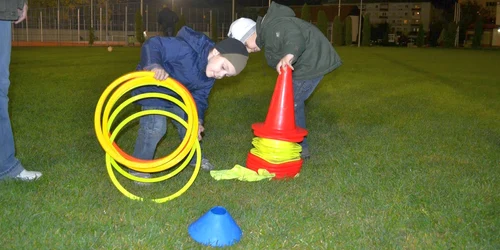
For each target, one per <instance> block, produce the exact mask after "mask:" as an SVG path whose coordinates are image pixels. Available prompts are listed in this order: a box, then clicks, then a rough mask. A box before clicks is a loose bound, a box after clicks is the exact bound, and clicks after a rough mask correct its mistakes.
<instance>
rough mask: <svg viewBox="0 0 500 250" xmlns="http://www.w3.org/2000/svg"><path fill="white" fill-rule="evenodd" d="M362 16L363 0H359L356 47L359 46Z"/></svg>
mask: <svg viewBox="0 0 500 250" xmlns="http://www.w3.org/2000/svg"><path fill="white" fill-rule="evenodd" d="M362 16H363V0H361V7H360V8H359V28H358V47H360V46H361V20H362V18H361V17H362Z"/></svg>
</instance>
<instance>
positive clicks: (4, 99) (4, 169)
mask: <svg viewBox="0 0 500 250" xmlns="http://www.w3.org/2000/svg"><path fill="white" fill-rule="evenodd" d="M11 36H12V22H11V21H2V20H0V179H3V178H5V177H15V176H17V175H18V174H19V173H21V172H22V171H23V170H24V168H23V166H22V165H21V163H20V162H19V160H18V159H17V158H16V156H15V154H16V149H15V146H14V136H13V134H12V127H11V123H10V118H9V97H8V93H9V86H10V80H9V65H10V51H11V46H12V44H11V39H12V38H11Z"/></svg>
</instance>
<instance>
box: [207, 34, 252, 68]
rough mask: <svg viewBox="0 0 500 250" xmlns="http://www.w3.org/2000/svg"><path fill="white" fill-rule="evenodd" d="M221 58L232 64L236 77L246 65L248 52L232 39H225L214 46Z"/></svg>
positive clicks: (241, 44)
mask: <svg viewBox="0 0 500 250" xmlns="http://www.w3.org/2000/svg"><path fill="white" fill-rule="evenodd" d="M215 48H216V49H217V51H219V53H220V54H221V56H223V57H224V58H226V59H227V60H228V61H229V62H230V63H231V64H233V66H234V69H235V70H236V75H237V74H239V73H240V72H241V71H242V70H243V69H244V68H245V66H246V65H247V61H248V51H247V48H246V47H245V45H243V43H241V42H240V41H238V40H236V39H234V38H226V39H224V40H222V41H220V42H218V43H216V44H215Z"/></svg>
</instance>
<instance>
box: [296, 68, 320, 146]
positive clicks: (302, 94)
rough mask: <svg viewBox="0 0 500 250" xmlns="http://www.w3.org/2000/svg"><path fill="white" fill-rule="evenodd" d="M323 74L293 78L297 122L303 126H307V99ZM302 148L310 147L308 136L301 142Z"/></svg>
mask: <svg viewBox="0 0 500 250" xmlns="http://www.w3.org/2000/svg"><path fill="white" fill-rule="evenodd" d="M321 79H323V76H320V77H317V78H314V79H310V80H293V99H294V102H295V103H294V104H295V124H296V125H297V126H299V127H301V128H304V129H305V128H306V112H305V101H306V100H307V98H309V96H311V94H312V92H313V91H314V89H316V87H317V86H318V84H319V82H320V81H321ZM299 144H300V146H302V148H303V149H304V148H307V149H309V145H308V144H307V138H304V140H303V141H302V142H301V143H299Z"/></svg>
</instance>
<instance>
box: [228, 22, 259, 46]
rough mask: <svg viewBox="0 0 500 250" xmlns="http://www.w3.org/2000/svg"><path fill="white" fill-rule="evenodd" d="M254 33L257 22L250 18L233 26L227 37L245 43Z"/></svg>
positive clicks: (234, 23)
mask: <svg viewBox="0 0 500 250" xmlns="http://www.w3.org/2000/svg"><path fill="white" fill-rule="evenodd" d="M254 32H255V21H254V20H252V19H250V18H245V17H242V18H239V19H238V20H236V21H234V22H233V23H232V24H231V27H229V32H228V33H227V36H228V37H231V38H234V39H237V40H240V42H242V43H245V42H246V41H247V39H248V38H249V37H250V36H251V35H252V34H253V33H254Z"/></svg>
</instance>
